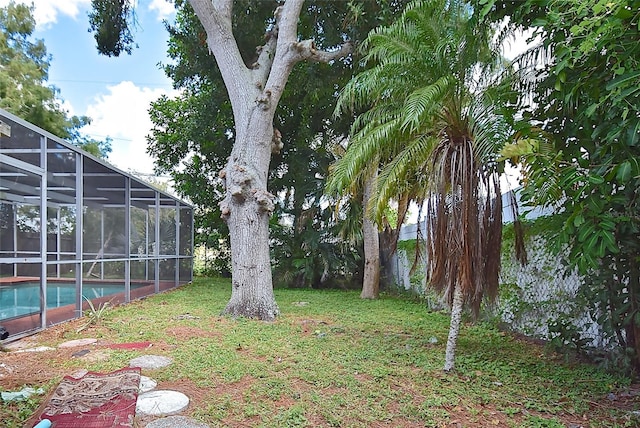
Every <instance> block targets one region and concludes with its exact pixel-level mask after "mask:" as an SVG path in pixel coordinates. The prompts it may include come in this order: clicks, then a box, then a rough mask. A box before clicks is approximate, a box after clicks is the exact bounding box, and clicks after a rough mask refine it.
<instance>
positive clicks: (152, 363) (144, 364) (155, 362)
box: [129, 355, 173, 370]
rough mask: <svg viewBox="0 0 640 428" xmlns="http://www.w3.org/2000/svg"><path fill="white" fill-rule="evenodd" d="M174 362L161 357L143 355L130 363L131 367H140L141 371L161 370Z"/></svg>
mask: <svg viewBox="0 0 640 428" xmlns="http://www.w3.org/2000/svg"><path fill="white" fill-rule="evenodd" d="M172 362H173V360H172V359H171V358H169V357H163V356H160V355H143V356H141V357H137V358H134V359H133V360H131V361H129V367H140V368H141V369H150V370H153V369H160V368H162V367H167V366H168V365H169V364H171V363H172Z"/></svg>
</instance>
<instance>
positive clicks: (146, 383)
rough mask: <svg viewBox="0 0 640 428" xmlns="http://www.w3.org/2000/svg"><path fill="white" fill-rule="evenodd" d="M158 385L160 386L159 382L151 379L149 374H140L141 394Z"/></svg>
mask: <svg viewBox="0 0 640 428" xmlns="http://www.w3.org/2000/svg"><path fill="white" fill-rule="evenodd" d="M156 386H158V382H156V381H155V380H153V379H151V378H150V377H148V376H140V388H139V389H138V390H139V391H140V393H141V394H142V393H143V392H149V391H151V390H152V389H154V388H155V387H156Z"/></svg>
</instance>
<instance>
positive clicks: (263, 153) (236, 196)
mask: <svg viewBox="0 0 640 428" xmlns="http://www.w3.org/2000/svg"><path fill="white" fill-rule="evenodd" d="M272 116H273V115H272V114H271V113H270V112H268V111H264V110H262V109H260V108H259V107H255V110H254V111H253V112H252V114H251V118H252V120H251V121H249V122H248V123H247V125H246V128H245V129H238V130H237V135H236V141H235V144H234V149H233V151H232V153H231V157H230V158H229V162H228V163H227V167H226V168H225V170H224V172H223V173H222V174H221V175H222V176H223V178H224V180H225V184H226V189H227V190H226V197H225V199H224V200H223V201H222V202H221V203H220V207H221V212H222V215H223V217H224V218H225V219H226V221H227V225H228V226H229V235H230V238H231V277H232V291H231V300H230V301H229V303H228V304H227V306H226V308H225V310H224V313H226V314H229V315H233V316H245V317H251V318H259V319H262V320H267V321H269V320H273V319H274V318H275V316H276V315H277V314H278V306H277V304H276V301H275V298H274V295H273V284H272V278H271V260H270V254H269V218H270V217H271V214H272V213H273V208H274V204H273V195H271V194H270V193H269V192H268V191H267V172H268V170H269V161H270V158H271V142H272V141H271V140H272V137H273V127H272V126H271V121H272Z"/></svg>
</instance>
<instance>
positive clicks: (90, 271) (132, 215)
mask: <svg viewBox="0 0 640 428" xmlns="http://www.w3.org/2000/svg"><path fill="white" fill-rule="evenodd" d="M192 254H193V209H192V207H191V206H189V205H187V204H185V203H184V202H182V201H180V200H178V199H176V198H174V197H172V196H169V195H168V194H166V193H163V192H161V191H159V190H157V189H155V188H153V187H151V186H150V185H148V184H146V183H144V182H143V181H141V180H139V179H137V178H135V177H132V176H130V175H129V174H126V173H124V172H122V171H119V170H117V169H115V168H114V167H112V166H110V165H108V164H107V163H105V162H102V161H101V160H99V159H97V158H95V157H93V156H91V155H90V154H87V153H86V152H83V151H81V150H79V149H78V148H76V147H75V146H73V145H72V144H70V143H68V142H66V141H64V140H62V139H60V138H57V137H55V136H54V135H52V134H50V133H48V132H46V131H44V130H42V129H40V128H38V127H36V126H34V125H31V124H29V123H27V122H25V121H23V120H21V119H19V118H17V117H16V116H14V115H12V114H10V113H7V112H6V111H4V110H1V109H0V334H1V332H2V328H4V329H6V331H8V333H9V338H12V337H13V338H16V337H19V336H21V335H24V334H27V333H30V332H33V331H36V330H39V329H43V328H46V327H47V326H49V325H51V324H56V323H60V322H62V321H66V320H70V319H73V318H76V317H78V316H81V315H82V313H83V311H84V310H86V309H87V308H88V307H89V303H88V302H89V301H90V302H91V303H92V304H93V306H94V307H95V308H98V307H100V305H102V304H104V303H105V302H110V303H111V304H117V303H126V302H129V301H130V300H133V299H139V298H141V297H144V296H147V295H150V294H153V293H158V292H160V291H164V290H168V289H171V288H173V287H177V286H178V285H181V284H184V283H187V282H189V281H191V279H192V275H193V269H192Z"/></svg>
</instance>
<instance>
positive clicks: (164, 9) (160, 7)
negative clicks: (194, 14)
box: [149, 0, 176, 21]
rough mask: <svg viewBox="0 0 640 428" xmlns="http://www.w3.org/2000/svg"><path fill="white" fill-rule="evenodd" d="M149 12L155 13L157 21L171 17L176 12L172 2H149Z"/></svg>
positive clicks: (163, 0)
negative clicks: (156, 13)
mask: <svg viewBox="0 0 640 428" xmlns="http://www.w3.org/2000/svg"><path fill="white" fill-rule="evenodd" d="M149 10H151V11H157V12H158V20H159V21H161V20H163V19H166V18H168V17H169V16H171V14H172V13H174V12H175V11H176V8H175V6H174V5H173V2H170V1H167V0H151V4H150V5H149Z"/></svg>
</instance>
